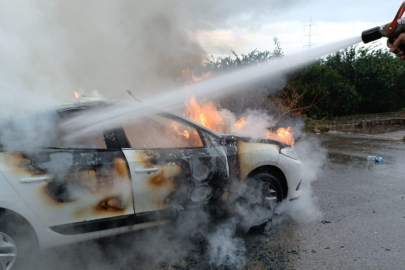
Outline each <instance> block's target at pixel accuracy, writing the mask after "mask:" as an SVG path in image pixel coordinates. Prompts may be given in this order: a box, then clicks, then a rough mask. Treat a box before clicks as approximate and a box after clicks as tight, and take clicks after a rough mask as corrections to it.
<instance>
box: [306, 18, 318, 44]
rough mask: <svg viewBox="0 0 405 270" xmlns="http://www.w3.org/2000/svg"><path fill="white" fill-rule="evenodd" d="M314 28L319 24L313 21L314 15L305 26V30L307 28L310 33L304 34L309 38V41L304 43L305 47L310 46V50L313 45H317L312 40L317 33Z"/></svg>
mask: <svg viewBox="0 0 405 270" xmlns="http://www.w3.org/2000/svg"><path fill="white" fill-rule="evenodd" d="M314 28H315V29H316V28H317V26H316V24H314V23H312V16H311V17H310V19H309V24H307V25H305V26H304V32H306V30H307V29H308V32H307V33H308V34H307V35H304V38H306V39H307V43H306V45H304V47H306V48H308V50H310V49H311V47H313V46H314V45H315V44H314V43H313V42H312V36H314V35H316V34H314V31H313V29H314Z"/></svg>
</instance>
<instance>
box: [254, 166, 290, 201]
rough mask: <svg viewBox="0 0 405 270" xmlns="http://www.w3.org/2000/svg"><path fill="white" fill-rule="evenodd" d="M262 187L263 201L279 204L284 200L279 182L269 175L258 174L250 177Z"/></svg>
mask: <svg viewBox="0 0 405 270" xmlns="http://www.w3.org/2000/svg"><path fill="white" fill-rule="evenodd" d="M252 178H253V179H254V180H255V181H257V182H259V183H261V184H262V185H264V186H263V196H264V197H263V199H264V200H266V201H274V202H275V203H280V202H281V201H282V200H283V199H284V192H283V188H282V186H281V183H280V180H278V179H277V177H275V176H274V175H272V174H270V173H258V174H256V175H254V176H253V177H252Z"/></svg>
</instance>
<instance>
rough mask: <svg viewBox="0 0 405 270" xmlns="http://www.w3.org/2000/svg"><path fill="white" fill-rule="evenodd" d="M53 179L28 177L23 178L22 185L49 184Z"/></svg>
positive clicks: (48, 177)
mask: <svg viewBox="0 0 405 270" xmlns="http://www.w3.org/2000/svg"><path fill="white" fill-rule="evenodd" d="M52 179H53V177H52V176H36V177H35V176H34V177H26V178H21V179H20V183H23V184H29V183H38V182H49V181H51V180H52Z"/></svg>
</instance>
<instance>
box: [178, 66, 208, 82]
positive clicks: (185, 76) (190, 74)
mask: <svg viewBox="0 0 405 270" xmlns="http://www.w3.org/2000/svg"><path fill="white" fill-rule="evenodd" d="M211 74H212V73H211V71H208V72H203V73H201V76H196V75H195V73H194V71H192V70H190V69H183V70H182V71H181V77H180V78H177V81H187V80H191V81H193V82H199V81H201V80H204V79H207V78H209V77H210V76H211Z"/></svg>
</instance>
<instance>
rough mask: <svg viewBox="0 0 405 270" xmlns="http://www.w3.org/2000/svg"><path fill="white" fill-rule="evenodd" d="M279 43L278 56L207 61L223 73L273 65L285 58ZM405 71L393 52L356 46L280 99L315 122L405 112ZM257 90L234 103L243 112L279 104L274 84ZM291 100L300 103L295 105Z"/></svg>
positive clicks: (315, 67) (292, 78)
mask: <svg viewBox="0 0 405 270" xmlns="http://www.w3.org/2000/svg"><path fill="white" fill-rule="evenodd" d="M274 44H275V49H274V50H273V51H272V52H270V51H264V52H260V51H258V50H254V51H252V52H251V53H249V54H247V55H243V54H242V55H241V56H239V55H238V54H236V53H235V52H233V51H232V53H233V56H229V57H225V58H216V59H214V58H213V57H212V58H211V59H209V60H207V62H206V68H208V69H215V70H216V71H222V70H228V69H235V68H238V67H240V66H245V65H251V64H254V63H260V62H267V61H273V60H274V59H276V58H278V57H282V56H283V51H282V49H281V46H280V43H279V41H278V40H277V38H275V39H274ZM404 71H405V61H401V60H399V59H397V58H395V57H394V56H393V55H392V54H390V53H389V52H388V50H386V49H376V48H375V47H368V48H366V47H357V46H354V47H350V48H347V49H345V50H342V51H340V52H338V53H336V54H333V55H330V56H327V57H325V58H323V59H320V60H318V61H317V62H316V63H314V64H312V65H310V66H308V67H305V68H303V69H301V70H299V71H297V72H295V73H294V74H290V75H289V76H288V79H287V82H286V86H285V87H284V89H283V90H282V94H280V93H279V94H277V96H278V97H282V98H283V99H284V100H288V102H287V103H288V104H287V107H291V106H290V104H292V103H294V106H295V108H291V110H293V111H294V112H298V113H301V114H305V115H306V116H307V117H309V118H314V119H320V118H325V117H334V116H344V115H351V114H362V113H379V112H388V111H393V110H397V109H400V108H404V107H405V76H404ZM251 88H255V89H256V90H257V89H259V90H260V91H246V94H245V95H243V94H239V95H238V97H233V98H230V100H233V101H232V104H237V105H238V106H242V107H243V104H245V103H246V102H247V100H250V101H249V105H248V106H247V107H255V108H262V109H265V110H270V108H269V104H268V103H270V100H272V101H273V100H274V99H272V97H271V95H270V92H271V91H270V90H271V89H274V83H272V82H265V83H264V84H263V83H262V84H261V85H257V84H256V85H253V86H251ZM249 90H252V89H249ZM248 92H250V94H248ZM248 96H249V97H248ZM291 97H297V99H296V100H293V101H292V100H291ZM236 99H241V100H245V101H244V103H243V104H242V103H241V102H236V101H235V100H236ZM252 102H253V103H252ZM223 103H224V102H223ZM224 104H226V102H225V103H224ZM241 104H242V105H241ZM225 107H227V106H225ZM228 107H229V106H228ZM297 108H301V109H297ZM229 109H231V110H232V108H229ZM243 109H246V106H245V107H244V108H243ZM241 110H242V109H241Z"/></svg>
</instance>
